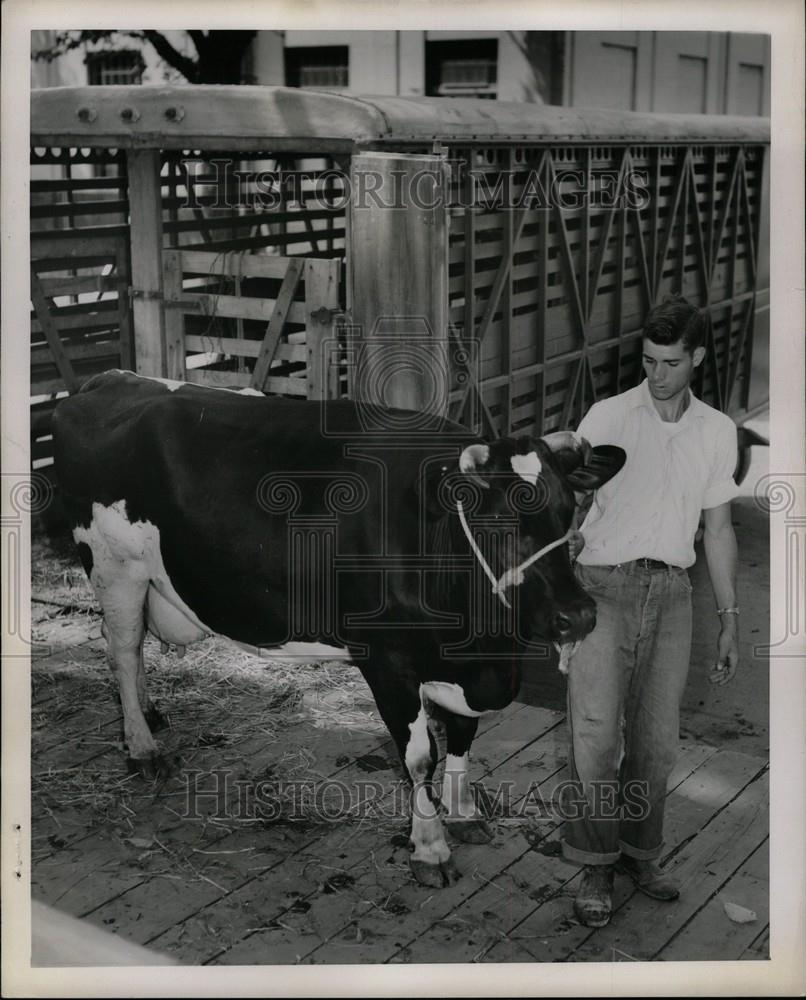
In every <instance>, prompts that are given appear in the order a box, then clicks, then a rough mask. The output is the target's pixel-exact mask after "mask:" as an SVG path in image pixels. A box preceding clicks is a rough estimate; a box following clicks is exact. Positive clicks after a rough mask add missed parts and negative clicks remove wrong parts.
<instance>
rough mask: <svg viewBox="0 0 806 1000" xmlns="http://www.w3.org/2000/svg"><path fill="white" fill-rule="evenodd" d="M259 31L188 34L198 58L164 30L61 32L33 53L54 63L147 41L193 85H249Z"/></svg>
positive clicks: (33, 56)
mask: <svg viewBox="0 0 806 1000" xmlns="http://www.w3.org/2000/svg"><path fill="white" fill-rule="evenodd" d="M256 34H257V32H255V31H188V32H187V35H188V36H189V38H190V39H191V41H192V43H193V47H194V48H195V50H196V56H195V57H192V56H187V55H184V54H183V53H182V52H180V51H179V50H178V49H177V48H176V47H175V46H174V45H173V43H172V42H171V41H170V40H169V39H168V37H167V36H166V35H165V34H163V33H162V32H160V31H58V32H55V35H54V38H53V41H52V43H51V44H50V45H49V46H47V47H46V48H42V49H39V50H37V51H36V52H34V53H33V54H32V58H33V59H35V60H44V61H45V62H52V61H53V60H54V59H58V58H59V57H60V56H62V55H64V54H65V53H67V52H72V51H73V50H74V49H78V48H86V47H88V46H91V47H95V46H98V45H104V44H108V45H109V47H110V48H115V47H117V45H116V43H118V42H119V40H121V39H125V38H128V39H134V40H136V41H139V42H145V43H146V44H148V45H151V47H152V48H153V49H154V51H155V52H156V53H157V55H158V56H159V57H160V59H162V60H163V62H165V63H167V64H168V65H169V66H170V67H172V68H173V69H175V70H177V71H178V72H179V73H181V75H182V76H183V77H184V78H185V79H186V80H187V81H188V82H189V83H247V82H249V81H248V80H246V79H245V78H244V74H243V69H242V65H243V59H244V56H245V54H246V52H247V50H248V49H249V46H250V45H251V44H252V40H253V39H254V37H255V35H256Z"/></svg>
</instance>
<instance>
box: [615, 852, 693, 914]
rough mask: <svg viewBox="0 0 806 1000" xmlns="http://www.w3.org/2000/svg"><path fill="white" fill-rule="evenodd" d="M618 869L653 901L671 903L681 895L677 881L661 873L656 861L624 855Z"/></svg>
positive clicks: (619, 861)
mask: <svg viewBox="0 0 806 1000" xmlns="http://www.w3.org/2000/svg"><path fill="white" fill-rule="evenodd" d="M618 869H619V871H621V872H624V874H625V875H629V876H630V878H631V879H632V880H633V882H634V883H635V885H636V888H638V889H640V891H641V892H643V893H644V894H645V895H647V896H651V897H652V899H662V900H666V901H667V902H671V900H673V899H677V897H678V896H679V895H680V887H679V886H678V884H677V881H676V879H673V878H672V877H671V875H667V874H666V873H665V872H664V871H661V869H660V868H659V867H658V864H657V863H656V862H655V861H642V860H639V859H638V858H631V857H630V856H629V855H628V854H622V855H621V857H620V858H619V860H618Z"/></svg>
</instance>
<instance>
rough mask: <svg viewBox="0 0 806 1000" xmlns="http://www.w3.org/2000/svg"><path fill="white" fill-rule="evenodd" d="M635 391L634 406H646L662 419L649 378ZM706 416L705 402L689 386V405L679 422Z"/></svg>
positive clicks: (635, 407)
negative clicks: (651, 390)
mask: <svg viewBox="0 0 806 1000" xmlns="http://www.w3.org/2000/svg"><path fill="white" fill-rule="evenodd" d="M633 392H634V393H635V396H634V398H633V400H632V408H633V409H637V408H638V407H639V406H645V407H646V408H647V409H648V410H649V411H650V412H651V413H653V414H654V415H655V416H656V417H657V418H658V420H660V419H661V416H660V414H659V413H658V411H657V409H656V408H655V404H654V403H653V402H652V396H651V394H650V392H649V380H648V379H644V380H643V382H641V384H640V385H639V386H637V387H636V388H635V389H634V390H633ZM705 416H706V408H705V404H704V403H703V402H702V400H700V399H697V397H696V396H695V395H694V393H693V392H692V391H691V387H690V386H689V390H688V407H687V408H686V412H685V413H684V414H683V416H682V417H681V418H680V419H679V420H678V421H677V423H678V424H682V423H683V421H688V420H691V419H693V418H694V417H698V418H699V419H702V418H704V417H705Z"/></svg>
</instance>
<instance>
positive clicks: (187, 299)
mask: <svg viewBox="0 0 806 1000" xmlns="http://www.w3.org/2000/svg"><path fill="white" fill-rule="evenodd" d="M292 259H293V258H292ZM302 260H303V258H297V261H302ZM301 269H302V268H301V265H300V266H299V270H300V271H301ZM281 294H282V293H281ZM280 301H281V296H278V297H277V299H259V298H257V297H255V298H250V297H248V296H240V295H209V294H197V293H195V292H192V291H190V290H189V289H185V290H184V291H183V292H182V298H181V300H180V301H179V302H175V301H174V302H172V303H171V304H169V305H168V310H169V311H171V312H180V313H182V312H184V313H201V314H202V315H203V316H222V317H227V318H230V319H251V320H259V321H260V322H264V323H268V322H270V321H271V318H272V316H273V315H274V314H275V312H276V311H277V303H278V302H280ZM285 308H286V309H287V312H286V314H285V317H284V319H285V321H286V322H289V323H300V324H302V323H304V322H305V303H304V302H291V303H287V304H286V305H285Z"/></svg>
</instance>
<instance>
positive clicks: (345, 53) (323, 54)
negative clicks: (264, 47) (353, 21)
mask: <svg viewBox="0 0 806 1000" xmlns="http://www.w3.org/2000/svg"><path fill="white" fill-rule="evenodd" d="M285 82H286V86H287V87H318V88H319V89H338V88H341V87H347V86H349V83H350V49H349V46H347V45H311V46H302V47H300V48H289V49H286V50H285Z"/></svg>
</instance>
